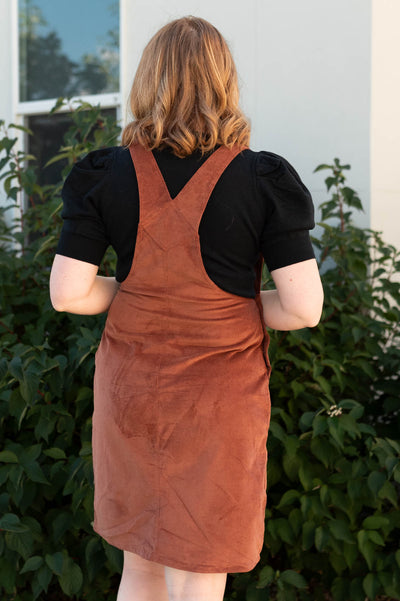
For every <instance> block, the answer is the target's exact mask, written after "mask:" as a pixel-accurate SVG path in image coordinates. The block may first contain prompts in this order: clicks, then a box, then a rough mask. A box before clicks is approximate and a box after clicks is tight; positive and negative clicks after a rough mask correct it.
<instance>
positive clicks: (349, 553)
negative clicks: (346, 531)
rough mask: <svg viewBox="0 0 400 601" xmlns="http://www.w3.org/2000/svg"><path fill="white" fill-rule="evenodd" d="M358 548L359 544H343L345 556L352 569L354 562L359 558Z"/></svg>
mask: <svg viewBox="0 0 400 601" xmlns="http://www.w3.org/2000/svg"><path fill="white" fill-rule="evenodd" d="M358 553H359V551H358V548H357V545H354V544H349V543H346V542H345V543H344V544H343V557H344V558H345V560H346V563H347V565H348V567H349V568H350V569H351V568H352V567H353V565H354V562H355V561H356V560H357V558H358Z"/></svg>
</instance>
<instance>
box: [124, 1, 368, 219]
mask: <svg viewBox="0 0 400 601" xmlns="http://www.w3.org/2000/svg"><path fill="white" fill-rule="evenodd" d="M124 4H125V10H126V15H125V19H124V21H125V23H124V25H125V27H126V30H127V31H129V38H128V39H127V40H126V60H125V65H124V80H125V81H126V80H130V79H131V78H132V76H133V73H134V71H135V68H136V65H137V62H138V60H139V57H140V54H141V51H142V50H143V47H144V45H145V43H146V42H147V41H148V39H149V37H150V36H151V35H152V34H153V33H154V32H155V31H157V29H158V28H159V27H160V26H162V25H163V24H164V23H166V22H167V21H168V20H170V19H171V18H176V17H181V16H184V15H187V14H193V15H196V16H200V17H204V18H206V19H208V20H210V21H211V22H212V23H213V24H214V25H215V26H216V27H217V28H218V29H219V30H220V31H221V33H222V34H223V35H224V36H225V38H226V39H227V40H228V42H229V43H230V46H231V49H232V51H233V55H234V58H235V60H236V64H237V67H238V71H239V75H240V79H241V83H242V100H243V102H242V104H243V107H244V109H245V111H246V113H247V114H248V115H249V116H250V118H251V121H252V124H253V136H252V146H253V148H254V149H256V150H260V149H265V150H271V151H273V152H276V153H278V154H282V155H283V156H285V157H286V158H287V159H288V160H290V161H291V162H292V163H293V164H294V166H295V167H296V169H297V170H298V171H299V173H300V175H301V177H302V178H303V179H304V181H305V183H306V184H307V185H308V187H309V188H310V189H311V192H312V193H313V196H314V199H315V202H316V204H318V203H319V202H321V201H322V200H325V198H326V195H325V191H324V190H325V184H324V183H323V179H324V177H326V176H324V175H323V172H322V174H316V175H313V174H312V172H313V169H314V168H315V167H316V166H317V164H319V163H322V162H330V161H331V160H332V159H333V158H334V157H336V156H338V157H339V158H341V159H343V160H344V161H346V162H348V163H351V165H352V170H351V171H350V180H349V184H350V185H352V186H353V187H355V188H356V189H357V190H358V191H359V193H360V195H361V197H362V199H363V202H364V206H365V210H366V213H365V215H359V216H358V217H357V219H358V222H359V223H360V224H362V225H367V224H369V175H368V174H369V111H370V2H369V1H367V0H336V2H335V3H334V4H332V3H331V2H330V1H328V0H323V1H321V0H302V1H301V2H299V1H298V0H280V1H279V2H276V1H275V0H247V2H245V3H244V2H242V1H233V2H232V1H231V2H228V1H226V2H225V1H223V2H222V1H220V2H216V1H215V0H201V1H197V0H169V1H168V2H165V1H164V0H152V2H146V1H143V0H142V1H140V0H124ZM127 36H128V34H127ZM128 85H129V84H128ZM126 93H127V90H125V94H123V98H124V96H125V97H126ZM317 219H319V213H318V212H317Z"/></svg>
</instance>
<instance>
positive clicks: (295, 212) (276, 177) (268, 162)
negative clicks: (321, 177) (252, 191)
mask: <svg viewBox="0 0 400 601" xmlns="http://www.w3.org/2000/svg"><path fill="white" fill-rule="evenodd" d="M256 178H257V189H258V193H259V194H260V195H261V196H262V197H263V199H264V201H265V202H266V204H267V206H268V216H267V219H266V223H265V226H264V229H263V232H262V235H261V252H262V254H263V257H264V259H265V262H266V264H267V267H268V269H269V270H270V271H273V270H274V269H279V268H281V267H286V266H287V265H292V264H293V263H299V262H301V261H306V260H307V259H312V258H313V257H314V251H313V247H312V244H311V240H310V233H309V230H311V229H313V228H314V226H315V223H314V206H313V202H312V198H311V194H310V192H309V191H308V189H307V188H306V186H305V185H304V184H303V182H302V181H301V179H300V177H299V175H298V173H297V172H296V171H295V169H294V168H293V167H292V165H290V163H288V161H286V159H284V158H283V157H280V156H278V155H276V154H273V153H270V152H259V153H258V157H257V162H256Z"/></svg>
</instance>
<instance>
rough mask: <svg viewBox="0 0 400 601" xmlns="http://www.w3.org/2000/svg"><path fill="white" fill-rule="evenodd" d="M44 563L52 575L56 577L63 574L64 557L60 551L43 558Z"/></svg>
mask: <svg viewBox="0 0 400 601" xmlns="http://www.w3.org/2000/svg"><path fill="white" fill-rule="evenodd" d="M45 561H46V563H47V565H48V566H49V568H50V570H51V571H52V572H53V574H56V576H61V574H62V572H63V565H64V557H63V554H62V553H61V552H60V551H58V552H57V553H53V555H49V554H47V555H46V556H45Z"/></svg>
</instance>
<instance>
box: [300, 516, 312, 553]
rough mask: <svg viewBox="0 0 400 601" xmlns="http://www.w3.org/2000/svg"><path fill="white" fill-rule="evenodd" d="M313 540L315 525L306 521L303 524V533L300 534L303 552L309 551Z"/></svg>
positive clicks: (310, 521)
mask: <svg viewBox="0 0 400 601" xmlns="http://www.w3.org/2000/svg"><path fill="white" fill-rule="evenodd" d="M314 538H315V524H314V522H313V521H312V520H307V521H306V522H304V524H303V533H302V548H303V549H304V550H305V551H308V549H311V547H312V546H313V544H314Z"/></svg>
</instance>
